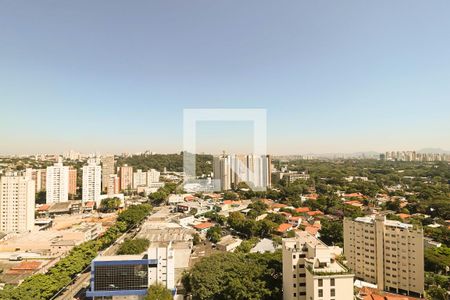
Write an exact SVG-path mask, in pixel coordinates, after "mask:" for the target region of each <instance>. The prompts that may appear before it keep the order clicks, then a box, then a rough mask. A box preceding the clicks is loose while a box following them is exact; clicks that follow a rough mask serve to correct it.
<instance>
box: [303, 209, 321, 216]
mask: <svg viewBox="0 0 450 300" xmlns="http://www.w3.org/2000/svg"><path fill="white" fill-rule="evenodd" d="M307 214H308V215H309V216H317V215H323V212H321V211H320V210H313V211H309V212H307Z"/></svg>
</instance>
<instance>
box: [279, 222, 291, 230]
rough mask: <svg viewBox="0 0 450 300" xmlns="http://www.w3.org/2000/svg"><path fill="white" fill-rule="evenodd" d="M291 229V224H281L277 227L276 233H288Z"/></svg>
mask: <svg viewBox="0 0 450 300" xmlns="http://www.w3.org/2000/svg"><path fill="white" fill-rule="evenodd" d="M291 228H292V225H291V224H288V223H282V224H280V226H278V228H277V231H278V232H286V231H288V230H289V229H291Z"/></svg>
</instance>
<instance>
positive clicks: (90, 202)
mask: <svg viewBox="0 0 450 300" xmlns="http://www.w3.org/2000/svg"><path fill="white" fill-rule="evenodd" d="M84 206H85V207H94V206H95V201H88V202H86V203H85V204H84Z"/></svg>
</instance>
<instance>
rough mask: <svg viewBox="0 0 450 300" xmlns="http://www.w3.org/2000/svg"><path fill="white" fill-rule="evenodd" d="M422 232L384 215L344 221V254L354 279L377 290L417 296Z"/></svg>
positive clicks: (420, 281) (421, 287) (421, 268)
mask: <svg viewBox="0 0 450 300" xmlns="http://www.w3.org/2000/svg"><path fill="white" fill-rule="evenodd" d="M423 247H424V245H423V230H422V229H420V228H417V227H415V226H413V225H411V224H405V223H401V222H399V221H392V220H386V217H385V216H384V215H377V216H367V217H360V218H356V219H355V220H351V219H344V253H345V258H346V259H347V260H348V266H349V267H350V268H351V269H352V270H353V271H354V272H355V276H356V278H358V279H361V280H363V281H366V282H369V283H372V284H376V285H377V286H378V289H380V290H386V291H390V292H394V293H402V294H408V295H411V296H421V295H423V292H424V253H423V252H424V249H423Z"/></svg>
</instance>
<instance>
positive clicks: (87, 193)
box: [82, 158, 102, 206]
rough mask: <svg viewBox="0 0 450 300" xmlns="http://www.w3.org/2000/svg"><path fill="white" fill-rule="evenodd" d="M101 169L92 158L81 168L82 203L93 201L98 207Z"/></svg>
mask: <svg viewBox="0 0 450 300" xmlns="http://www.w3.org/2000/svg"><path fill="white" fill-rule="evenodd" d="M101 180H102V167H101V166H100V165H98V163H97V160H96V159H94V158H90V159H88V162H87V165H86V166H83V191H82V192H83V193H82V200H83V203H84V202H87V201H95V202H96V203H97V206H99V205H100V194H101Z"/></svg>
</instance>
